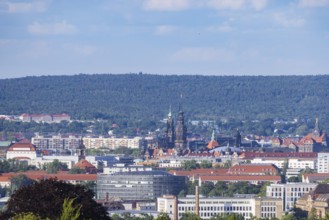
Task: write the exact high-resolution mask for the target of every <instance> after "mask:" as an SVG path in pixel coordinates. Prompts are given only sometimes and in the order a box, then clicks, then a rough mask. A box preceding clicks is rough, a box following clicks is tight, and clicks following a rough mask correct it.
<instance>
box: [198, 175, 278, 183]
mask: <svg viewBox="0 0 329 220" xmlns="http://www.w3.org/2000/svg"><path fill="white" fill-rule="evenodd" d="M199 180H200V181H223V182H225V181H262V182H266V181H275V182H281V176H274V175H212V176H200V177H199Z"/></svg>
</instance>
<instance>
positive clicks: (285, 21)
mask: <svg viewBox="0 0 329 220" xmlns="http://www.w3.org/2000/svg"><path fill="white" fill-rule="evenodd" d="M273 18H274V20H275V21H276V22H277V23H279V24H280V25H283V26H285V27H302V26H304V24H305V20H304V19H302V18H292V17H289V18H288V16H286V15H285V14H283V13H275V14H274V15H273Z"/></svg>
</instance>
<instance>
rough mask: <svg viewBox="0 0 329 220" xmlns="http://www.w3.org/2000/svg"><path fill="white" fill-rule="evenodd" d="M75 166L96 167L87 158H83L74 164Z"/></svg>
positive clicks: (81, 167) (82, 167) (83, 167)
mask: <svg viewBox="0 0 329 220" xmlns="http://www.w3.org/2000/svg"><path fill="white" fill-rule="evenodd" d="M74 166H75V167H79V168H80V169H96V167H95V166H94V165H92V164H91V163H89V162H88V161H87V160H85V159H82V160H80V161H79V162H78V163H76V164H75V165H74Z"/></svg>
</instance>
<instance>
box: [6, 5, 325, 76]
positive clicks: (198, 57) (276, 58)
mask: <svg viewBox="0 0 329 220" xmlns="http://www.w3.org/2000/svg"><path fill="white" fill-rule="evenodd" d="M328 9H329V0H290V1H273V0H236V1H228V0H198V1H196V0H166V1H161V0H129V1H128V0H121V1H118V0H113V1H105V0H95V1H79V2H78V1H63V0H59V1H52V0H46V1H38V0H33V1H23V0H22V1H11V0H1V1H0V18H1V19H0V20H1V22H0V30H1V31H0V51H1V52H0V60H1V61H0V64H1V65H0V79H4V78H16V77H24V76H31V75H74V74H79V73H89V74H94V73H114V74H120V73H130V72H134V73H138V72H143V73H150V74H181V75H183V74H190V75H194V74H200V75H313V74H321V75H323V74H328V72H327V70H328V67H329V63H328V62H327V59H326V57H327V56H328V55H329V54H328V53H329V52H328V51H329V26H328V23H327V22H326V20H328V19H329V14H328V13H327V11H328Z"/></svg>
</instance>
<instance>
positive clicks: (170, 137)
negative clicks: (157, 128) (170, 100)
mask: <svg viewBox="0 0 329 220" xmlns="http://www.w3.org/2000/svg"><path fill="white" fill-rule="evenodd" d="M166 135H167V137H166V139H167V140H166V141H167V147H169V148H173V147H174V145H175V126H174V118H173V117H172V114H171V107H170V109H169V114H168V119H167V129H166Z"/></svg>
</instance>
